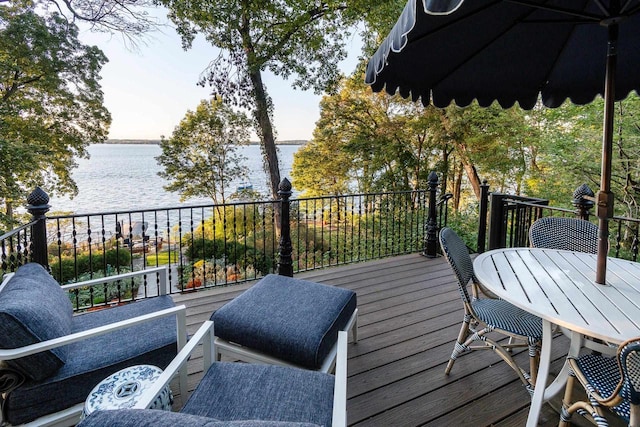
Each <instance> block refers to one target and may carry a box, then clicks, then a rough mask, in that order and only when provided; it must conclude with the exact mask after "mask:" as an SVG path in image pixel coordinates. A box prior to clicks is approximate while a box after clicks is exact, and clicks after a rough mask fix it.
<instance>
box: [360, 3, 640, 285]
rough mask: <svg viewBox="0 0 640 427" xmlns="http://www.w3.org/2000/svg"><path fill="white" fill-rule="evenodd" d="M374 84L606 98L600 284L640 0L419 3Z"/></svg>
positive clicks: (638, 61) (407, 90)
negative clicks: (617, 104) (618, 122)
mask: <svg viewBox="0 0 640 427" xmlns="http://www.w3.org/2000/svg"><path fill="white" fill-rule="evenodd" d="M366 82H367V83H368V84H369V85H371V88H372V89H373V90H374V91H376V92H379V91H381V90H383V89H384V90H386V91H387V92H388V93H389V94H395V93H396V92H398V93H400V95H402V96H403V97H405V98H408V97H411V98H412V99H413V100H414V101H417V100H420V101H422V103H423V104H424V105H429V104H433V105H435V106H436V107H446V106H448V105H449V104H451V103H452V102H455V103H456V104H457V105H459V106H467V105H469V104H471V102H472V101H473V100H477V102H478V104H479V105H481V106H489V105H491V104H492V103H493V102H495V101H497V102H498V103H499V104H500V105H501V106H502V107H504V108H508V107H511V106H513V105H514V104H515V103H518V104H519V105H520V107H522V108H524V109H531V108H533V107H534V106H535V105H536V103H537V101H538V100H539V99H542V102H543V104H544V105H546V106H547V107H558V106H560V105H562V104H563V103H564V102H565V101H566V100H567V99H570V100H571V102H573V103H575V104H579V105H583V104H588V103H590V102H591V101H593V100H594V99H595V98H596V96H598V95H600V96H602V97H603V98H604V101H605V102H604V104H605V108H604V125H603V150H602V176H601V184H600V191H599V192H598V195H597V198H596V202H597V206H598V212H597V214H598V218H599V226H600V235H599V250H598V266H597V272H596V282H597V283H605V271H606V255H607V250H608V234H609V233H608V219H609V218H610V217H611V216H613V194H612V193H611V191H610V184H611V152H612V147H613V144H612V139H613V103H614V101H618V100H622V99H624V98H626V97H627V95H628V94H629V93H630V92H631V91H632V90H635V91H636V92H640V0H409V2H408V3H407V5H406V6H405V9H404V11H403V12H402V14H401V16H400V18H399V19H398V22H397V23H396V25H395V26H394V27H393V29H392V31H391V33H390V34H389V35H388V36H387V38H386V39H385V40H384V41H383V43H382V44H381V46H380V47H379V48H378V50H377V52H376V53H375V54H374V56H373V57H372V58H371V59H370V60H369V63H368V65H367V73H366Z"/></svg>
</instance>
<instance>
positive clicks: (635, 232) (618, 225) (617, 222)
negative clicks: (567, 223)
mask: <svg viewBox="0 0 640 427" xmlns="http://www.w3.org/2000/svg"><path fill="white" fill-rule="evenodd" d="M485 185H486V183H485ZM485 189H486V192H485V196H484V197H483V198H482V200H481V204H480V211H481V215H480V224H479V226H480V231H481V232H480V233H479V238H478V251H479V252H483V251H484V248H485V239H486V237H485V235H486V234H487V233H484V234H483V232H482V231H483V230H485V231H486V228H485V226H486V224H488V225H489V231H488V245H486V246H487V248H488V249H496V248H509V247H522V246H529V228H530V227H531V224H533V222H534V221H535V220H537V219H538V218H541V217H549V216H562V217H576V218H580V219H583V220H586V221H591V220H595V219H596V218H594V217H593V215H592V213H591V208H593V206H594V201H593V191H591V189H589V188H588V187H587V186H586V185H585V184H583V185H581V186H580V187H578V188H577V189H576V191H575V192H574V197H573V199H572V204H573V206H574V208H575V209H574V210H572V209H566V208H560V207H554V206H549V202H548V200H544V199H535V198H527V197H520V196H513V195H508V194H501V193H493V194H489V192H488V185H487V186H486V188H485ZM489 206H490V209H489ZM482 212H484V215H483V214H482ZM488 212H489V214H487V213H488ZM594 223H595V221H594ZM609 224H610V225H609V231H610V236H609V248H610V249H609V256H611V257H616V258H624V259H629V260H633V261H637V259H638V251H639V249H640V240H639V239H640V237H639V230H640V219H635V218H626V217H621V216H614V217H613V218H611V219H610V220H609Z"/></svg>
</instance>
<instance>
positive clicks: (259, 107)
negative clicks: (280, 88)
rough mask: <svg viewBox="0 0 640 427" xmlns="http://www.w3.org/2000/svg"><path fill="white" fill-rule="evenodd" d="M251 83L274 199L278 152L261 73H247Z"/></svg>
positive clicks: (278, 174) (276, 193)
mask: <svg viewBox="0 0 640 427" xmlns="http://www.w3.org/2000/svg"><path fill="white" fill-rule="evenodd" d="M249 76H250V78H251V83H252V84H253V93H254V97H255V101H256V111H255V116H256V121H257V123H258V128H259V129H258V130H259V132H260V134H259V135H258V136H259V137H260V143H261V145H262V150H263V152H264V157H265V160H266V165H265V169H266V172H267V174H268V176H269V180H270V185H271V195H272V197H273V198H274V199H277V198H278V185H280V167H279V165H278V152H277V150H276V141H275V138H274V136H273V126H272V124H271V118H270V117H269V104H268V102H267V93H266V92H265V90H264V85H263V84H262V73H261V72H260V70H259V69H258V70H255V71H252V72H250V73H249Z"/></svg>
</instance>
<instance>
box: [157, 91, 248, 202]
mask: <svg viewBox="0 0 640 427" xmlns="http://www.w3.org/2000/svg"><path fill="white" fill-rule="evenodd" d="M250 126H251V122H250V120H249V119H248V118H247V116H246V115H245V114H243V113H239V112H235V111H233V110H232V109H231V107H229V106H228V105H226V104H225V103H223V102H222V101H221V100H219V99H215V98H214V99H212V100H210V101H204V100H203V101H201V102H200V104H199V105H198V107H197V108H196V111H187V114H186V115H185V117H184V119H182V121H181V122H180V124H179V125H178V126H176V128H175V130H174V131H173V135H172V136H171V138H169V139H165V138H164V137H162V140H161V141H160V147H161V148H162V154H161V155H160V156H158V157H157V158H156V160H158V163H159V164H160V165H161V166H163V167H164V171H162V172H159V173H158V175H160V176H161V177H163V178H165V179H168V180H169V181H170V183H169V184H167V185H166V186H165V187H164V189H165V190H167V191H178V192H180V196H181V199H182V200H184V199H186V198H188V197H194V196H195V197H197V196H205V197H210V198H211V199H212V200H213V203H215V204H216V205H220V204H224V203H225V200H226V198H227V188H228V186H229V183H230V182H231V181H233V180H234V179H237V178H243V177H245V176H246V175H247V172H248V171H247V168H246V167H245V166H243V165H242V162H243V161H244V160H246V159H245V158H244V157H242V156H240V155H238V154H236V148H237V147H238V146H240V145H246V144H248V143H249V130H248V129H249V127H250Z"/></svg>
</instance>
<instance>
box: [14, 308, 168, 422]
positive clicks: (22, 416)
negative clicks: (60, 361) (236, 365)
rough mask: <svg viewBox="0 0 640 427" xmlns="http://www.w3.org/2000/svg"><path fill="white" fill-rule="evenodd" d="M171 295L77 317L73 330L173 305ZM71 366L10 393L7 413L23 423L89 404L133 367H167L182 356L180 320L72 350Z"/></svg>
mask: <svg viewBox="0 0 640 427" xmlns="http://www.w3.org/2000/svg"><path fill="white" fill-rule="evenodd" d="M174 305H175V304H174V303H173V300H172V299H171V297H170V296H160V297H156V298H149V299H145V300H141V301H138V302H135V303H132V304H127V305H123V306H119V307H114V308H110V309H106V310H100V311H95V312H91V313H86V314H81V315H78V316H75V317H73V326H72V332H80V331H84V330H87V329H91V328H94V327H97V326H102V325H106V324H109V323H113V322H115V321H120V320H125V319H130V318H132V317H136V316H139V315H143V314H147V313H151V312H154V311H159V310H163V309H166V308H170V307H173V306H174ZM66 347H68V357H67V362H66V363H65V365H64V366H63V367H62V368H61V369H59V370H58V371H57V372H56V373H55V375H53V376H51V377H49V378H46V379H45V380H43V381H28V382H25V383H24V384H23V385H22V386H21V387H19V388H18V389H16V390H14V391H12V392H11V393H9V395H8V397H7V400H6V402H5V415H6V416H7V419H8V421H9V422H10V423H11V424H21V423H24V422H27V421H30V420H33V419H36V418H38V417H40V416H43V415H45V414H49V413H53V412H57V411H60V410H62V409H65V408H68V407H70V406H73V405H75V404H77V403H81V402H84V400H85V399H86V397H87V395H88V394H89V392H90V391H91V389H92V388H93V387H94V386H95V385H96V384H98V383H99V382H100V381H102V380H103V379H104V378H106V377H108V376H109V375H111V374H113V373H114V372H116V371H119V370H120V369H123V368H126V367H128V366H132V365H139V364H149V365H155V366H158V367H160V368H161V369H164V368H165V367H166V366H167V365H168V364H169V362H171V360H172V359H173V358H174V357H175V355H176V354H177V345H176V320H175V317H174V316H168V317H165V318H162V319H158V320H154V321H151V322H146V323H144V324H142V325H138V326H133V327H131V328H126V329H123V330H119V331H115V332H111V333H108V334H105V335H101V336H99V337H94V338H90V339H87V340H83V341H79V342H76V343H73V344H70V345H68V346H66Z"/></svg>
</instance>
